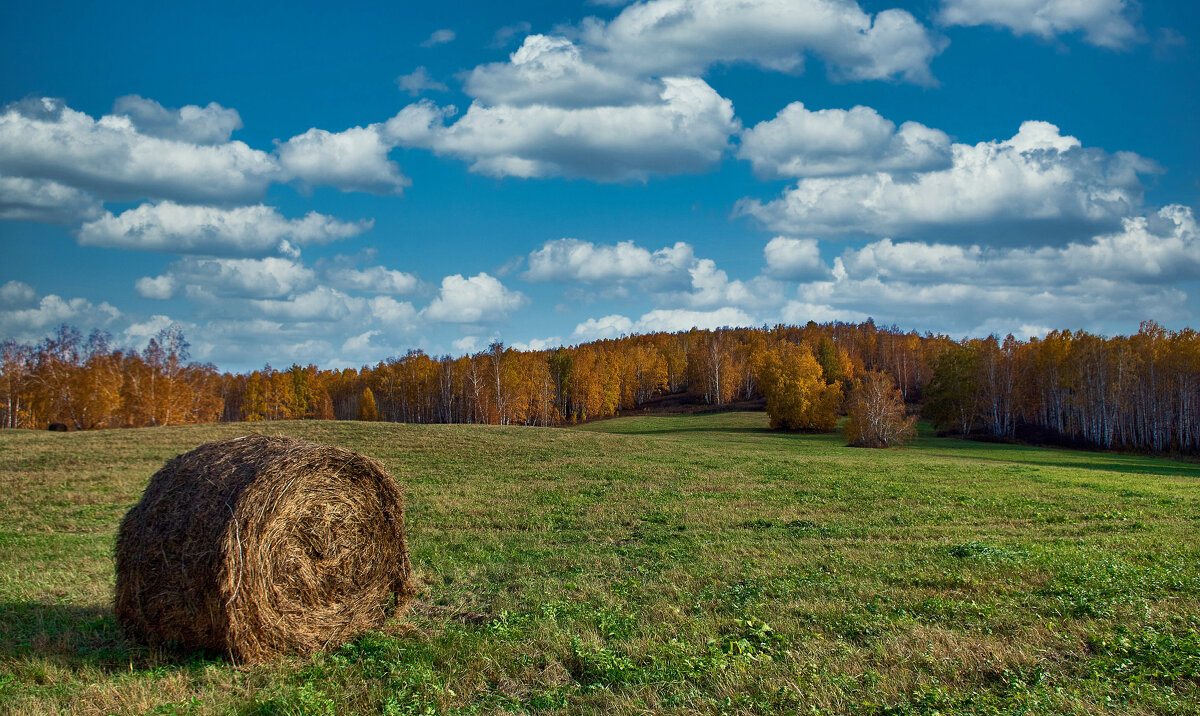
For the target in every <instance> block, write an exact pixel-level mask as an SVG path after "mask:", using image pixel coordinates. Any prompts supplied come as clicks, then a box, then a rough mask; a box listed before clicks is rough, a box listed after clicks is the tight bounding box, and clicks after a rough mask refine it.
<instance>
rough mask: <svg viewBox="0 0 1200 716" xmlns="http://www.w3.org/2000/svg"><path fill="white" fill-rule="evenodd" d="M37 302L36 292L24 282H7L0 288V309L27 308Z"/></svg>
mask: <svg viewBox="0 0 1200 716" xmlns="http://www.w3.org/2000/svg"><path fill="white" fill-rule="evenodd" d="M36 301H37V292H36V291H34V290H33V286H30V285H29V284H27V283H25V282H24V281H9V282H7V283H5V284H4V285H3V286H0V308H28V307H29V306H32V305H33V304H34V303H35V302H36Z"/></svg>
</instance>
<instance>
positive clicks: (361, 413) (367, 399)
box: [358, 387, 379, 421]
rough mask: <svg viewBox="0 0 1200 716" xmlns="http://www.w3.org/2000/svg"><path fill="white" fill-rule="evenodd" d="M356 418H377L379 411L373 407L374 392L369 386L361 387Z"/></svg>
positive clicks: (373, 419) (370, 419)
mask: <svg viewBox="0 0 1200 716" xmlns="http://www.w3.org/2000/svg"><path fill="white" fill-rule="evenodd" d="M358 419H359V420H369V421H375V420H379V411H378V410H377V409H376V408H375V394H374V393H372V392H371V389H370V388H369V387H364V388H363V390H362V396H361V397H360V398H359V400H358Z"/></svg>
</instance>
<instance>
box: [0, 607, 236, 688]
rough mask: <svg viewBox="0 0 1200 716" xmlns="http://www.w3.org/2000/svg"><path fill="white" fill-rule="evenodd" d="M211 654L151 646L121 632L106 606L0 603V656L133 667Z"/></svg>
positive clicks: (107, 667)
mask: <svg viewBox="0 0 1200 716" xmlns="http://www.w3.org/2000/svg"><path fill="white" fill-rule="evenodd" d="M214 656H215V655H211V654H202V653H199V652H190V653H185V652H178V653H177V652H172V651H169V650H163V649H152V648H149V647H146V646H144V645H142V644H139V643H137V642H134V641H131V640H129V639H128V638H126V636H125V634H124V632H123V631H122V630H121V627H120V626H119V625H118V624H117V620H116V618H115V617H114V616H113V612H112V609H111V608H110V607H107V606H105V607H98V606H86V607H79V606H70V605H62V604H45V603H40V602H3V603H0V662H3V661H20V660H25V659H33V660H44V661H49V662H52V663H55V664H58V665H60V666H63V667H66V668H69V669H83V668H92V669H99V670H101V671H105V672H116V671H122V672H125V673H128V672H129V671H131V670H132V671H138V670H143V669H153V668H157V667H161V666H182V665H185V664H195V663H197V662H198V661H211V660H212V659H213V657H214Z"/></svg>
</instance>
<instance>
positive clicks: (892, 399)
mask: <svg viewBox="0 0 1200 716" xmlns="http://www.w3.org/2000/svg"><path fill="white" fill-rule="evenodd" d="M846 412H847V413H849V416H850V419H849V420H847V421H846V440H847V442H848V443H849V444H850V445H856V446H859V447H874V448H882V447H889V446H892V445H901V444H903V443H904V441H905V440H910V439H912V438H913V437H915V436H916V429H915V428H914V427H913V425H914V423H916V421H917V419H916V418H915V417H911V416H908V415H905V413H904V398H902V397H901V396H900V390H899V389H898V388H896V384H895V382H894V381H893V380H892V376H890V375H888V374H887V373H882V372H879V371H869V372H867V373H866V374H865V375H863V377H862V379H860V380H858V381H856V382H855V385H854V390H852V391H850V397H849V398H848V399H847V400H846Z"/></svg>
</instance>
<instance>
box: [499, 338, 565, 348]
mask: <svg viewBox="0 0 1200 716" xmlns="http://www.w3.org/2000/svg"><path fill="white" fill-rule="evenodd" d="M562 344H563V342H562V339H561V338H559V337H558V336H550V337H548V338H531V339H529V341H528V342H522V341H514V342H513V343H512V344H511V345H510V346H509V347H510V348H513V349H514V350H518V351H535V352H536V351H548V350H553V349H555V348H558V347H559V346H561V345H562Z"/></svg>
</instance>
